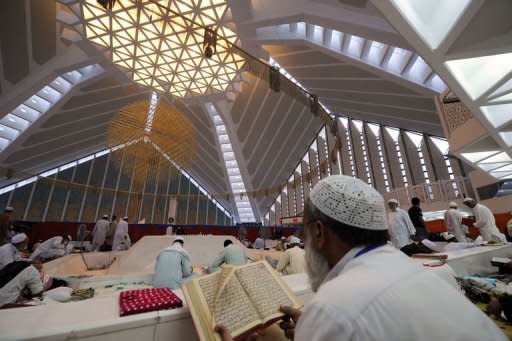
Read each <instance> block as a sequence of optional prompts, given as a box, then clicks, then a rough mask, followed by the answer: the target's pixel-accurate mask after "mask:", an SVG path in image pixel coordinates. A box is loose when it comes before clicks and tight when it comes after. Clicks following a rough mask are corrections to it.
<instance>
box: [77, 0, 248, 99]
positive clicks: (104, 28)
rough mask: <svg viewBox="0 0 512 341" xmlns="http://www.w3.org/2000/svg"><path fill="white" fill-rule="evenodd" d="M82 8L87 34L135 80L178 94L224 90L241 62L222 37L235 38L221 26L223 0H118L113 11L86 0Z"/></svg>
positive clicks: (161, 90) (224, 4)
mask: <svg viewBox="0 0 512 341" xmlns="http://www.w3.org/2000/svg"><path fill="white" fill-rule="evenodd" d="M157 4H158V5H157ZM81 9H82V16H83V18H84V20H85V30H86V37H87V39H88V40H89V41H91V42H93V43H95V44H96V45H97V46H98V47H99V48H100V49H106V50H107V51H108V52H109V53H110V55H111V58H112V62H113V63H114V64H115V65H117V66H119V67H120V68H121V69H123V70H124V71H127V72H128V73H129V74H130V75H131V77H132V79H133V81H134V82H136V83H138V84H141V85H144V86H147V87H150V88H153V89H155V90H157V91H160V92H169V93H171V94H172V95H175V96H179V97H186V96H194V95H203V94H208V93H212V92H224V91H226V88H227V87H228V86H229V85H230V84H231V82H232V80H233V78H234V77H235V76H236V75H237V73H238V71H239V70H240V68H241V67H242V66H243V64H244V60H243V58H242V57H240V56H239V55H237V54H235V53H233V52H231V51H230V50H229V46H228V45H229V44H228V43H227V42H226V41H225V40H223V39H221V38H220V37H224V38H226V39H227V41H229V43H230V44H235V43H236V42H237V37H236V35H235V33H234V32H232V31H231V30H229V29H228V28H226V27H224V26H222V25H221V24H222V22H221V20H222V18H223V17H224V15H225V14H226V12H227V11H228V7H227V5H226V1H225V0H194V1H192V0H159V1H157V0H118V1H117V2H116V4H115V6H114V8H113V9H111V10H110V9H109V10H105V9H104V8H102V7H101V6H100V5H98V4H97V2H96V0H87V1H85V2H84V3H82V5H81ZM178 14H179V15H178ZM205 27H208V28H209V29H212V30H213V31H215V30H217V34H218V36H219V39H217V42H216V44H215V46H216V51H215V53H214V54H213V56H212V57H211V58H206V57H205V56H204V51H203V43H204V37H205V29H204V28H205Z"/></svg>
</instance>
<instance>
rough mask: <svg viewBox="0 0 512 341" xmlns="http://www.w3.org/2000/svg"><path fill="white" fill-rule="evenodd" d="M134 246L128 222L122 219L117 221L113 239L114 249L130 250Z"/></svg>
mask: <svg viewBox="0 0 512 341" xmlns="http://www.w3.org/2000/svg"><path fill="white" fill-rule="evenodd" d="M130 246H132V241H131V240H130V235H129V234H128V222H127V221H124V220H120V221H119V222H118V223H117V227H116V232H115V233H114V240H113V241H112V251H121V250H128V249H129V248H130Z"/></svg>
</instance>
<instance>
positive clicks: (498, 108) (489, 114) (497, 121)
mask: <svg viewBox="0 0 512 341" xmlns="http://www.w3.org/2000/svg"><path fill="white" fill-rule="evenodd" d="M480 109H481V110H482V113H483V114H484V115H485V118H487V120H488V121H489V122H490V123H491V124H492V125H493V127H494V128H497V127H500V126H502V125H503V124H505V123H507V122H509V121H512V103H510V104H495V105H487V106H483V107H480Z"/></svg>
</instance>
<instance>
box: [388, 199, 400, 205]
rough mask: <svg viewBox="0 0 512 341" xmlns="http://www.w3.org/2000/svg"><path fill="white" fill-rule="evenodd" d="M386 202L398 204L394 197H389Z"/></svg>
mask: <svg viewBox="0 0 512 341" xmlns="http://www.w3.org/2000/svg"><path fill="white" fill-rule="evenodd" d="M388 204H397V205H398V204H399V203H398V200H396V199H389V200H388Z"/></svg>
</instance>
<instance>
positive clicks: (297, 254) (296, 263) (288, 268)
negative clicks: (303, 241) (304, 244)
mask: <svg viewBox="0 0 512 341" xmlns="http://www.w3.org/2000/svg"><path fill="white" fill-rule="evenodd" d="M299 245H300V239H299V238H297V237H292V238H291V239H290V247H289V248H288V250H286V251H285V252H284V253H283V255H282V256H281V258H279V262H278V263H277V266H276V270H277V271H279V272H280V273H282V274H283V275H293V274H298V273H302V272H306V258H305V257H304V250H303V249H301V248H300V247H299Z"/></svg>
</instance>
